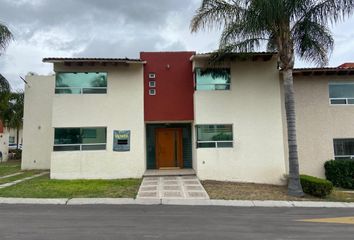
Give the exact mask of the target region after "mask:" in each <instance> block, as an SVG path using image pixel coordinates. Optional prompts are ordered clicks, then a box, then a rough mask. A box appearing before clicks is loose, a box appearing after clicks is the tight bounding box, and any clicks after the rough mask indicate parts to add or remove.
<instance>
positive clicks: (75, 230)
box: [0, 204, 354, 240]
mask: <svg viewBox="0 0 354 240" xmlns="http://www.w3.org/2000/svg"><path fill="white" fill-rule="evenodd" d="M350 216H351V217H353V216H354V209H339V208H338V209H334V208H332V209H325V208H316V209H314V208H240V207H215V206H167V205H155V206H143V205H84V206H66V205H6V204H3V205H0V239H1V240H7V239H16V240H21V239H31V240H32V239H33V240H42V239H43V240H50V239H55V240H61V239H68V240H69V239H70V240H73V239H75V240H76V239H78V240H81V239H83V240H91V239H94V240H106V239H119V240H121V239H164V240H166V239H195V240H198V239H272V240H273V239H306V240H307V239H321V240H323V239H350V240H353V239H354V225H353V224H338V223H314V222H302V221H299V220H305V219H312V218H332V217H350Z"/></svg>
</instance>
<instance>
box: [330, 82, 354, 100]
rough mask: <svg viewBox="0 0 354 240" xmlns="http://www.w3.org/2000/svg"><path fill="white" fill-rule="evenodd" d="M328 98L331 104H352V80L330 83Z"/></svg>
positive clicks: (353, 97) (353, 95) (353, 83)
mask: <svg viewBox="0 0 354 240" xmlns="http://www.w3.org/2000/svg"><path fill="white" fill-rule="evenodd" d="M329 99H330V102H331V104H354V82H350V83H330V84H329Z"/></svg>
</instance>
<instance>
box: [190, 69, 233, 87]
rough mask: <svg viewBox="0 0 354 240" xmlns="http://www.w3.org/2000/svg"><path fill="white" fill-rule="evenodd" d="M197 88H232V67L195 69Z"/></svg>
mask: <svg viewBox="0 0 354 240" xmlns="http://www.w3.org/2000/svg"><path fill="white" fill-rule="evenodd" d="M195 79H196V89H197V90H230V82H231V76H230V69H228V68H213V69H201V68H196V70H195Z"/></svg>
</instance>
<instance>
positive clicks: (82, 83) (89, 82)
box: [55, 72, 107, 94]
mask: <svg viewBox="0 0 354 240" xmlns="http://www.w3.org/2000/svg"><path fill="white" fill-rule="evenodd" d="M55 93H56V94H105V93H107V73H105V72H79V73H63V72H59V73H57V74H56V79H55Z"/></svg>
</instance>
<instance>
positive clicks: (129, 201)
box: [0, 198, 354, 208]
mask: <svg viewBox="0 0 354 240" xmlns="http://www.w3.org/2000/svg"><path fill="white" fill-rule="evenodd" d="M0 204H47V205H69V206H70V205H184V206H230V207H285V208H294V207H299V208H354V202H351V203H347V202H315V201H259V200H255V201H245V200H215V199H211V200H209V199H208V200H204V199H203V200H198V199H197V200H195V199H193V200H189V199H165V198H164V199H148V198H146V199H141V198H140V199H134V198H0Z"/></svg>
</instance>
